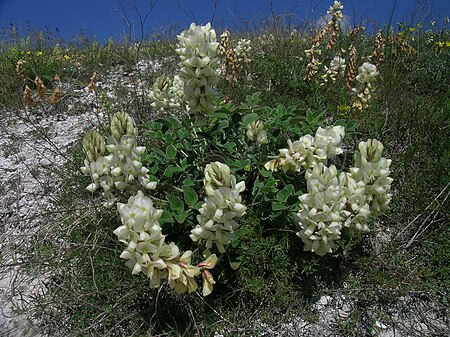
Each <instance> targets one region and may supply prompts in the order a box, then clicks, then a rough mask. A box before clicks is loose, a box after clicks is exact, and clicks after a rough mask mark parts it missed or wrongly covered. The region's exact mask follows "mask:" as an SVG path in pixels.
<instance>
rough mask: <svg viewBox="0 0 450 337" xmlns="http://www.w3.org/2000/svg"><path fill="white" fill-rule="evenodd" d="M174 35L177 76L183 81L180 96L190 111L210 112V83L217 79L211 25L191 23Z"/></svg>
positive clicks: (214, 36) (211, 89)
mask: <svg viewBox="0 0 450 337" xmlns="http://www.w3.org/2000/svg"><path fill="white" fill-rule="evenodd" d="M177 38H178V48H177V49H176V52H177V53H178V55H179V57H180V59H181V62H180V63H179V66H180V67H181V69H180V76H181V77H182V78H183V80H184V99H185V100H186V102H187V103H188V106H189V108H190V109H191V110H192V111H194V112H199V113H211V112H212V111H213V110H214V106H213V101H214V97H215V90H214V86H215V85H216V84H217V82H218V80H219V78H218V75H217V68H218V66H219V59H218V58H217V56H216V54H217V48H218V46H219V43H218V42H217V40H216V32H215V31H214V29H212V28H211V24H209V23H208V24H206V25H205V26H197V25H196V24H195V23H192V24H191V26H190V28H189V30H185V31H183V32H182V33H181V34H180V35H178V36H177Z"/></svg>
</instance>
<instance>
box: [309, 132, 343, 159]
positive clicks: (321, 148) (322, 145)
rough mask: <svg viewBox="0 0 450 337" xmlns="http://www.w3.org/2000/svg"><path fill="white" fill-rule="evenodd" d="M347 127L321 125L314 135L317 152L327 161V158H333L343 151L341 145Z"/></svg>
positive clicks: (319, 156)
mask: <svg viewBox="0 0 450 337" xmlns="http://www.w3.org/2000/svg"><path fill="white" fill-rule="evenodd" d="M344 135H345V128H344V127H343V126H342V125H338V126H333V127H328V128H326V129H322V128H321V127H319V128H318V129H317V131H316V136H315V137H314V148H315V154H316V155H317V157H318V158H319V159H321V160H323V161H324V162H325V163H326V160H327V159H333V158H334V157H336V155H339V154H341V153H342V152H343V151H342V149H341V147H340V145H341V142H342V138H343V137H344Z"/></svg>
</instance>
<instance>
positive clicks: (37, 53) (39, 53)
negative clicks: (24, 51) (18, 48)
mask: <svg viewBox="0 0 450 337" xmlns="http://www.w3.org/2000/svg"><path fill="white" fill-rule="evenodd" d="M43 54H44V52H42V51H40V50H39V51H37V52H36V55H37V56H42V55H43Z"/></svg>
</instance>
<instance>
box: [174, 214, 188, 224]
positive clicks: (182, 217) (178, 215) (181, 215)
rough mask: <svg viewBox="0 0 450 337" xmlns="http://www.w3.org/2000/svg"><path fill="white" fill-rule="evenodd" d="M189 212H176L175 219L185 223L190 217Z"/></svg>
mask: <svg viewBox="0 0 450 337" xmlns="http://www.w3.org/2000/svg"><path fill="white" fill-rule="evenodd" d="M188 215H189V213H188V212H184V211H183V212H181V213H178V214H174V217H175V220H177V222H178V223H180V224H181V223H183V222H184V220H186V218H187V217H188Z"/></svg>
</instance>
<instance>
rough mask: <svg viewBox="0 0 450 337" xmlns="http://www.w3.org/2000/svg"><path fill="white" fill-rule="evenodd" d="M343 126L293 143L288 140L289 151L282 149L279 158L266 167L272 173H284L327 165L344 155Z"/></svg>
mask: <svg viewBox="0 0 450 337" xmlns="http://www.w3.org/2000/svg"><path fill="white" fill-rule="evenodd" d="M344 134H345V129H344V127H343V126H332V127H328V128H326V129H323V128H320V127H319V128H318V129H317V131H316V135H315V136H314V137H313V136H311V135H305V136H302V137H300V139H299V140H297V141H294V142H292V141H291V140H290V139H288V141H287V142H288V145H289V148H288V149H280V150H279V151H280V153H279V155H278V157H277V158H275V159H273V160H271V161H269V162H267V163H266V164H265V165H264V167H265V168H266V169H267V170H270V171H277V170H278V169H280V168H281V169H282V170H283V172H287V171H294V172H300V171H301V170H302V168H311V167H314V166H315V165H317V164H319V163H325V164H326V163H327V160H328V159H332V158H334V157H336V155H339V154H341V153H342V149H341V147H340V146H341V141H342V137H344Z"/></svg>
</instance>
